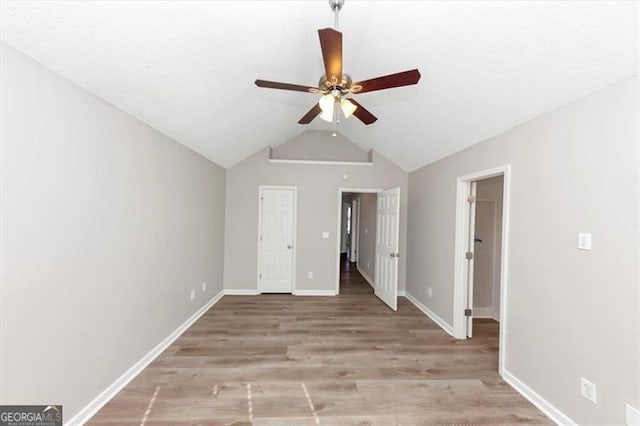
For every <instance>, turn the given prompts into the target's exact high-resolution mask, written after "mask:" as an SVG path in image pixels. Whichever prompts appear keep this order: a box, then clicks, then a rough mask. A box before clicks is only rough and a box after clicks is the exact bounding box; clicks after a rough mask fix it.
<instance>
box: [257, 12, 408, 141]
mask: <svg viewBox="0 0 640 426" xmlns="http://www.w3.org/2000/svg"><path fill="white" fill-rule="evenodd" d="M329 5H330V6H331V9H332V10H333V11H334V13H335V27H336V29H333V28H325V29H322V30H318V35H319V36H320V48H321V49H322V58H323V60H324V68H325V74H324V75H322V77H320V81H319V82H318V87H313V86H303V85H299V84H289V83H279V82H276V81H266V80H256V81H255V84H256V86H258V87H265V88H270V89H283V90H293V91H297V92H307V93H314V94H319V95H322V97H321V98H320V101H319V102H318V103H317V104H315V105H314V106H313V108H311V109H310V110H309V112H307V113H306V114H305V115H304V116H303V117H302V118H301V119H300V120H299V121H298V123H299V124H309V123H311V121H312V120H313V119H314V118H316V117H317V116H318V115H320V118H321V119H323V120H325V121H329V122H332V123H333V130H334V133H333V134H334V136H335V126H336V123H338V122H339V120H340V112H342V114H343V115H344V117H345V118H348V117H350V116H351V115H352V114H353V115H355V116H356V117H357V118H358V119H360V121H362V122H363V123H364V124H366V125H369V124H371V123H374V122H375V121H376V120H377V118H376V116H374V115H373V114H371V113H370V112H369V111H368V110H367V109H365V108H364V107H363V106H362V105H361V104H360V103H358V102H356V100H354V99H353V98H350V97H347V96H348V95H349V94H352V95H355V94H359V93H366V92H373V91H375V90H383V89H391V88H393V87H401V86H408V85H411V84H416V83H417V82H418V80H420V72H419V71H418V70H417V69H413V70H410V71H403V72H399V73H396V74H390V75H385V76H382V77H376V78H372V79H369V80H363V81H358V82H353V81H352V80H351V77H350V76H349V75H348V74H346V73H344V72H343V70H342V33H341V32H339V31H337V28H338V13H339V12H340V9H342V6H343V5H344V0H329Z"/></svg>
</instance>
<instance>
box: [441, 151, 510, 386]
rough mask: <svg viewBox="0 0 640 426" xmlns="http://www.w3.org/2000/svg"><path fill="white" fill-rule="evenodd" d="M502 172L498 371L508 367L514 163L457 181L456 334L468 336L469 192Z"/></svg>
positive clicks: (456, 335)
mask: <svg viewBox="0 0 640 426" xmlns="http://www.w3.org/2000/svg"><path fill="white" fill-rule="evenodd" d="M495 176H503V190H502V251H501V253H500V257H501V264H500V342H499V356H498V372H499V373H500V375H503V374H504V371H505V360H506V354H507V325H508V309H507V294H508V293H507V290H508V278H509V275H508V266H509V262H508V258H509V215H510V201H511V200H510V194H511V165H510V164H505V165H502V166H498V167H494V168H492V169H487V170H483V171H479V172H475V173H471V174H468V175H464V176H460V177H458V178H457V183H456V188H457V189H456V234H455V235H456V236H455V255H454V262H455V265H454V285H453V335H454V337H456V338H458V339H466V338H467V331H466V322H467V318H466V317H465V315H464V309H465V308H466V307H467V278H468V277H467V274H468V268H467V260H466V259H465V252H466V251H467V248H468V246H469V215H470V210H471V209H470V208H469V202H468V201H467V195H468V194H469V190H470V187H471V182H475V181H478V180H482V179H487V178H491V177H495Z"/></svg>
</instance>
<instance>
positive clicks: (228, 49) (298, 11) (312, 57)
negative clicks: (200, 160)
mask: <svg viewBox="0 0 640 426" xmlns="http://www.w3.org/2000/svg"><path fill="white" fill-rule="evenodd" d="M0 13H1V15H2V16H1V21H0V22H1V38H2V40H3V41H4V42H6V43H7V44H9V45H11V46H13V47H15V48H17V49H19V50H21V51H23V52H25V53H26V54H28V55H29V56H31V57H33V58H34V59H36V60H38V61H39V62H41V63H43V64H45V65H46V66H48V67H49V68H51V69H53V70H54V71H56V72H58V73H60V74H62V75H64V76H65V77H67V78H69V79H70V80H72V81H74V82H75V83H77V84H79V85H80V86H82V87H84V88H86V89H88V90H89V91H91V92H93V93H95V94H96V95H98V96H100V97H102V98H103V99H105V100H107V101H109V102H111V103H113V104H114V105H116V106H118V107H119V108H121V109H123V110H124V111H127V112H129V113H131V114H132V115H134V116H136V117H138V118H139V119H141V120H142V121H144V122H146V123H148V124H149V125H151V126H153V127H155V128H157V129H159V130H160V131H162V132H163V133H165V134H167V135H169V136H171V137H173V138H175V139H176V140H177V141H179V142H181V143H183V144H185V145H187V146H189V147H191V148H193V149H194V150H196V151H198V152H200V153H202V154H203V155H205V156H207V157H208V158H210V159H211V160H213V161H215V162H217V163H219V164H221V165H222V166H225V167H229V166H231V165H233V164H235V163H237V162H238V161H240V160H242V159H243V158H245V157H247V156H248V155H250V154H252V153H254V152H255V151H257V150H258V149H260V148H262V147H264V146H266V145H278V144H280V143H283V142H285V141H287V140H289V139H290V138H291V137H293V136H295V135H296V134H298V133H300V132H301V131H302V130H304V128H303V127H302V126H300V125H298V124H297V121H298V119H299V118H300V117H301V116H302V115H303V114H304V113H305V112H306V111H307V110H308V109H309V108H310V107H311V106H312V105H313V104H314V102H315V101H316V98H317V96H315V95H311V94H305V93H299V92H285V91H275V90H270V89H259V88H257V87H255V86H254V84H253V82H254V80H255V79H256V78H262V79H267V80H277V81H284V82H291V83H298V84H314V83H316V82H317V80H318V78H319V77H320V75H321V73H322V69H323V66H322V59H321V56H320V47H319V42H318V36H317V31H316V30H317V29H319V28H325V27H330V26H332V25H333V15H332V13H331V11H330V9H329V6H328V4H327V2H326V1H324V0H317V1H297V2H291V1H257V2H249V1H224V2H187V1H175V2H173V1H162V2H142V1H135V2H115V1H114V2H99V1H90V2H81V1H80V2H78V1H76V2H68V1H44V2H36V1H30V2H26V1H25V2H12V1H3V2H2V3H1V9H0ZM340 30H341V31H342V32H343V34H344V36H343V38H344V66H345V70H346V71H347V72H349V73H350V74H351V75H352V77H353V78H354V79H355V80H363V79H367V78H371V77H376V76H378V75H383V74H389V73H393V72H397V71H403V70H407V69H411V68H419V70H420V72H421V73H422V79H421V81H420V83H419V84H418V86H409V87H405V88H398V89H393V90H388V91H382V92H377V93H365V94H362V95H360V96H359V97H358V101H359V102H361V103H362V104H363V105H364V106H366V107H367V108H368V109H369V110H370V111H371V112H372V113H374V114H375V115H377V116H378V118H379V120H378V122H376V123H375V124H373V125H371V126H366V127H365V126H364V125H362V124H361V123H360V122H359V121H357V120H355V119H354V118H352V119H349V120H347V121H346V122H344V123H342V124H341V125H340V129H339V131H340V132H341V133H342V134H344V135H345V136H346V137H347V138H349V139H351V140H352V141H354V142H355V143H357V144H359V145H360V146H361V147H363V148H365V149H369V148H373V149H375V150H377V151H379V152H381V153H382V154H384V155H385V156H387V157H388V158H390V159H391V160H393V161H395V162H396V163H397V164H398V165H400V166H401V167H403V168H405V169H406V170H413V169H415V168H417V167H420V166H422V165H424V164H427V163H429V162H432V161H435V160H437V159H439V158H442V157H444V156H446V155H449V154H451V153H453V152H456V151H459V150H460V149H463V148H465V147H467V146H469V145H472V144H474V143H477V142H480V141H482V140H484V139H486V138H488V137H491V136H494V135H496V134H499V133H501V132H503V131H505V130H507V129H509V128H511V127H514V126H516V125H518V124H520V123H522V122H525V121H527V120H530V119H532V118H534V117H536V116H538V115H540V114H542V113H544V112H546V111H549V110H552V109H554V108H557V107H559V106H561V105H563V104H566V103H568V102H570V101H572V100H574V99H576V98H579V97H581V96H584V95H586V94H589V93H592V92H594V91H596V90H598V89H600V88H603V87H605V86H607V85H609V84H611V83H614V82H616V81H619V80H622V79H624V78H626V77H629V76H631V75H633V74H636V73H637V70H638V2H636V1H631V2H611V1H606V2H605V1H603V2H597V1H595V2H574V1H571V2H517V1H508V2H498V1H488V2H480V1H473V2H417V1H407V2H401V1H394V2H390V1H385V2H382V1H377V2H376V1H353V0H347V2H346V4H345V6H344V8H343V11H342V13H341V15H340ZM311 128H316V129H328V128H330V124H329V123H325V122H323V121H321V120H319V119H316V120H315V121H314V122H313V123H312V124H311Z"/></svg>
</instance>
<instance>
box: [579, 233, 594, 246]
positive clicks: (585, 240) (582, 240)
mask: <svg viewBox="0 0 640 426" xmlns="http://www.w3.org/2000/svg"><path fill="white" fill-rule="evenodd" d="M578 250H591V234H590V233H588V232H580V233H579V234H578Z"/></svg>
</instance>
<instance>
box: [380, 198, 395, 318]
mask: <svg viewBox="0 0 640 426" xmlns="http://www.w3.org/2000/svg"><path fill="white" fill-rule="evenodd" d="M377 218H378V221H377V226H376V278H375V283H376V286H375V295H376V296H377V297H378V298H379V299H380V300H382V301H383V302H384V303H386V304H387V305H388V306H389V307H390V308H391V309H393V310H394V311H396V310H398V257H399V256H400V254H399V253H398V243H399V237H400V188H393V189H388V190H386V191H382V192H379V193H378V209H377Z"/></svg>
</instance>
